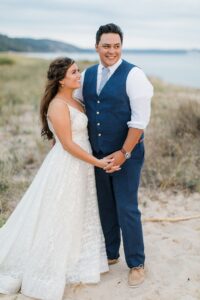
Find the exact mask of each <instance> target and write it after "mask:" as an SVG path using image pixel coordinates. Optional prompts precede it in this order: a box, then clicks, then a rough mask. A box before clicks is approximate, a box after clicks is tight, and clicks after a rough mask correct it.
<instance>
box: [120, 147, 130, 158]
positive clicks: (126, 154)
mask: <svg viewBox="0 0 200 300" xmlns="http://www.w3.org/2000/svg"><path fill="white" fill-rule="evenodd" d="M120 151H121V152H122V153H123V154H124V157H125V159H129V158H130V157H131V152H126V150H125V149H124V148H122V149H121V150H120Z"/></svg>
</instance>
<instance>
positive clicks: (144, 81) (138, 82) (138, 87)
mask: <svg viewBox="0 0 200 300" xmlns="http://www.w3.org/2000/svg"><path fill="white" fill-rule="evenodd" d="M126 91H127V95H128V97H129V100H130V107H131V120H130V121H129V122H127V125H128V127H131V128H138V129H145V128H146V127H147V125H148V123H149V120H150V115H151V98H152V96H153V86H152V84H151V83H150V81H149V80H148V78H147V77H146V75H145V74H144V72H143V71H142V70H141V69H140V68H138V67H134V68H133V69H132V70H131V71H130V72H129V74H128V77H127V80H126Z"/></svg>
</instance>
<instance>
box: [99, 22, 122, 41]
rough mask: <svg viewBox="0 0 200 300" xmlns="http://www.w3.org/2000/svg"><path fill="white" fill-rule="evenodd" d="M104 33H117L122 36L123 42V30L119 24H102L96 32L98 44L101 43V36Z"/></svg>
mask: <svg viewBox="0 0 200 300" xmlns="http://www.w3.org/2000/svg"><path fill="white" fill-rule="evenodd" d="M103 33H117V34H119V36H120V39H121V43H123V32H122V30H121V28H120V27H119V26H117V25H116V24H113V23H109V24H106V25H102V26H100V27H99V29H98V30H97V33H96V45H98V44H99V41H100V39H101V36H102V34H103Z"/></svg>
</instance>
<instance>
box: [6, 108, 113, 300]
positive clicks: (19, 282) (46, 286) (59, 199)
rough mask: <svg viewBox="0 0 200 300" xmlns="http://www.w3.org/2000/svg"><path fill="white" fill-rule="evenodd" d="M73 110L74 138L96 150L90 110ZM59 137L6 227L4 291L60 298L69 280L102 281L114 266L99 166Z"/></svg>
mask: <svg viewBox="0 0 200 300" xmlns="http://www.w3.org/2000/svg"><path fill="white" fill-rule="evenodd" d="M69 110H70V116H71V126H72V136H73V140H74V141H75V142H76V143H77V144H79V145H80V146H81V147H82V148H83V149H85V150H86V151H88V152H91V148H90V144H89V141H88V134H87V121H88V120H87V117H86V115H85V114H84V113H82V112H80V111H78V110H77V109H75V108H73V107H72V106H69ZM48 122H49V121H48ZM49 126H50V129H51V130H52V132H53V133H54V130H53V128H52V125H51V123H50V122H49ZM54 135H55V134H54ZM55 139H56V144H55V146H54V147H53V148H52V149H51V150H50V152H49V153H48V155H47V157H46V159H45V160H44V162H43V164H42V166H41V167H40V169H39V171H38V173H37V174H36V176H35V178H34V180H33V182H32V184H31V185H30V187H29V188H28V190H27V191H26V193H25V195H24V196H23V198H22V199H21V201H20V202H19V204H18V206H17V207H16V209H15V210H14V212H13V213H12V214H11V216H10V217H9V219H8V220H7V222H6V224H5V225H4V226H3V227H2V228H1V229H0V293H3V294H13V293H17V292H18V291H20V290H21V293H23V294H25V295H27V296H30V297H34V298H39V299H43V300H60V299H62V297H63V292H64V288H65V284H66V283H77V282H83V283H96V282H98V281H99V280H100V273H102V272H106V271H107V270H108V265H107V258H106V252H105V246H104V238H103V234H102V229H101V226H100V220H99V212H98V206H97V198H96V188H95V179H94V169H93V167H92V166H91V165H89V164H87V163H85V162H83V161H81V160H79V159H77V158H75V157H73V156H72V155H71V154H69V153H68V152H66V151H65V150H64V149H63V147H62V145H61V143H60V142H59V140H58V138H57V137H56V136H55Z"/></svg>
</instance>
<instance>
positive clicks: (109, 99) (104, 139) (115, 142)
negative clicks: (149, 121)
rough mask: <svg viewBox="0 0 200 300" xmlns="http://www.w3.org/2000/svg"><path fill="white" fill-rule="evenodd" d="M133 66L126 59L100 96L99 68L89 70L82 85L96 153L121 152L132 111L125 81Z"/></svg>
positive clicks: (90, 136)
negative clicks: (98, 84)
mask: <svg viewBox="0 0 200 300" xmlns="http://www.w3.org/2000/svg"><path fill="white" fill-rule="evenodd" d="M133 67H134V65H133V64H130V63H128V62H126V61H125V60H123V61H122V63H121V64H120V65H119V67H118V68H117V69H116V70H115V72H114V73H113V74H112V76H111V77H110V78H109V80H108V81H107V82H106V84H105V86H104V87H103V89H102V90H101V92H100V94H99V95H97V92H96V87H97V69H98V65H94V66H92V67H90V68H88V69H87V70H86V72H85V77H84V83H83V98H84V103H85V107H86V113H87V116H88V132H89V138H90V142H91V145H92V149H93V151H94V152H96V153H100V152H102V153H105V154H108V153H112V152H114V151H117V150H119V149H120V148H121V147H122V145H123V143H124V141H125V139H126V136H127V133H128V126H127V122H128V121H130V120H131V108H130V102H129V98H128V96H127V93H126V79H127V76H128V73H129V72H130V70H131V69H132V68H133Z"/></svg>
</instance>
